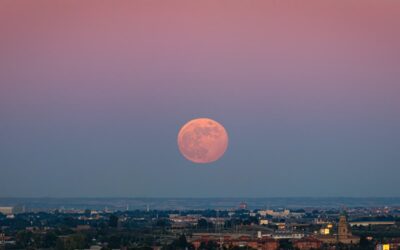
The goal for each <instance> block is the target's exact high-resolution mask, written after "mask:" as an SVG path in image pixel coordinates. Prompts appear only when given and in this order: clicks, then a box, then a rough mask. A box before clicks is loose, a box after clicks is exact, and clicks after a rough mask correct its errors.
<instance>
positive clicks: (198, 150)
mask: <svg viewBox="0 0 400 250" xmlns="http://www.w3.org/2000/svg"><path fill="white" fill-rule="evenodd" d="M178 147H179V150H180V151H181V153H182V155H183V156H184V157H185V158H186V159H188V160H190V161H192V162H195V163H210V162H213V161H216V160H218V159H219V158H221V156H222V155H223V154H224V153H225V151H226V149H227V147H228V133H227V132H226V130H225V128H224V127H223V126H222V125H221V124H220V123H218V122H216V121H214V120H211V119H208V118H198V119H194V120H191V121H189V122H187V123H186V124H185V125H183V127H182V128H181V129H180V131H179V134H178Z"/></svg>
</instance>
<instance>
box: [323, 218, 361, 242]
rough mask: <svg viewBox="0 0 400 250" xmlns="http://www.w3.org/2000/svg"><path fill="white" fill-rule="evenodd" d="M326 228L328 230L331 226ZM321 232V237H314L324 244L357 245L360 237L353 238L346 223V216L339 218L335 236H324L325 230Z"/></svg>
mask: <svg viewBox="0 0 400 250" xmlns="http://www.w3.org/2000/svg"><path fill="white" fill-rule="evenodd" d="M327 228H328V229H330V228H332V226H330V227H327ZM329 231H331V230H329ZM323 232H324V233H321V232H320V233H321V235H318V236H316V238H317V239H318V240H320V241H322V242H323V243H325V244H337V243H342V244H358V243H359V242H360V237H357V236H354V235H353V234H352V233H351V230H350V228H349V225H348V223H347V219H346V216H344V215H341V216H340V217H339V223H338V232H337V234H325V232H326V231H325V230H324V231H323ZM329 233H330V232H329Z"/></svg>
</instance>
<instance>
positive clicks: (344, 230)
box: [338, 215, 360, 244]
mask: <svg viewBox="0 0 400 250" xmlns="http://www.w3.org/2000/svg"><path fill="white" fill-rule="evenodd" d="M338 242H340V243H343V244H358V243H359V242H360V237H357V236H354V235H352V233H351V230H350V229H349V226H348V224H347V219H346V216H344V215H341V216H340V218H339V225H338Z"/></svg>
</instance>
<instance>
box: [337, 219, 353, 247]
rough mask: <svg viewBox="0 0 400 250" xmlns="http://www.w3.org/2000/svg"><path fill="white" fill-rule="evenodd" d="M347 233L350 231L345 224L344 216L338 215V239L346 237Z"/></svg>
mask: <svg viewBox="0 0 400 250" xmlns="http://www.w3.org/2000/svg"><path fill="white" fill-rule="evenodd" d="M349 235H350V232H349V228H348V226H347V220H346V216H344V215H341V216H340V217H339V226H338V236H339V241H341V240H343V239H347V238H348V236H349Z"/></svg>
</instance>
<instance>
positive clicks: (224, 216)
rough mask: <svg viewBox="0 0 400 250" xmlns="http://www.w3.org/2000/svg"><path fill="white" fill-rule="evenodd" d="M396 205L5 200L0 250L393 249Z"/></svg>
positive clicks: (397, 239) (362, 201)
mask: <svg viewBox="0 0 400 250" xmlns="http://www.w3.org/2000/svg"><path fill="white" fill-rule="evenodd" d="M399 201H400V200H399V199H398V198H268V199H267V198H265V199H261V198H260V199H257V198H248V199H245V198H243V199H239V198H223V199H218V198H212V199H183V198H181V199H167V198H163V199H157V198H137V199H129V198H114V199H113V198H79V199H78V198H70V199H55V198H37V199H33V198H31V199H29V198H27V199H23V198H2V199H0V249H159V250H161V249H257V250H278V249H293V250H295V249H300V250H311V249H332V250H333V249H335V250H336V249H359V250H361V249H365V250H368V249H371V250H372V249H377V250H390V249H395V250H398V249H400V202H399ZM307 204H308V205H307Z"/></svg>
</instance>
